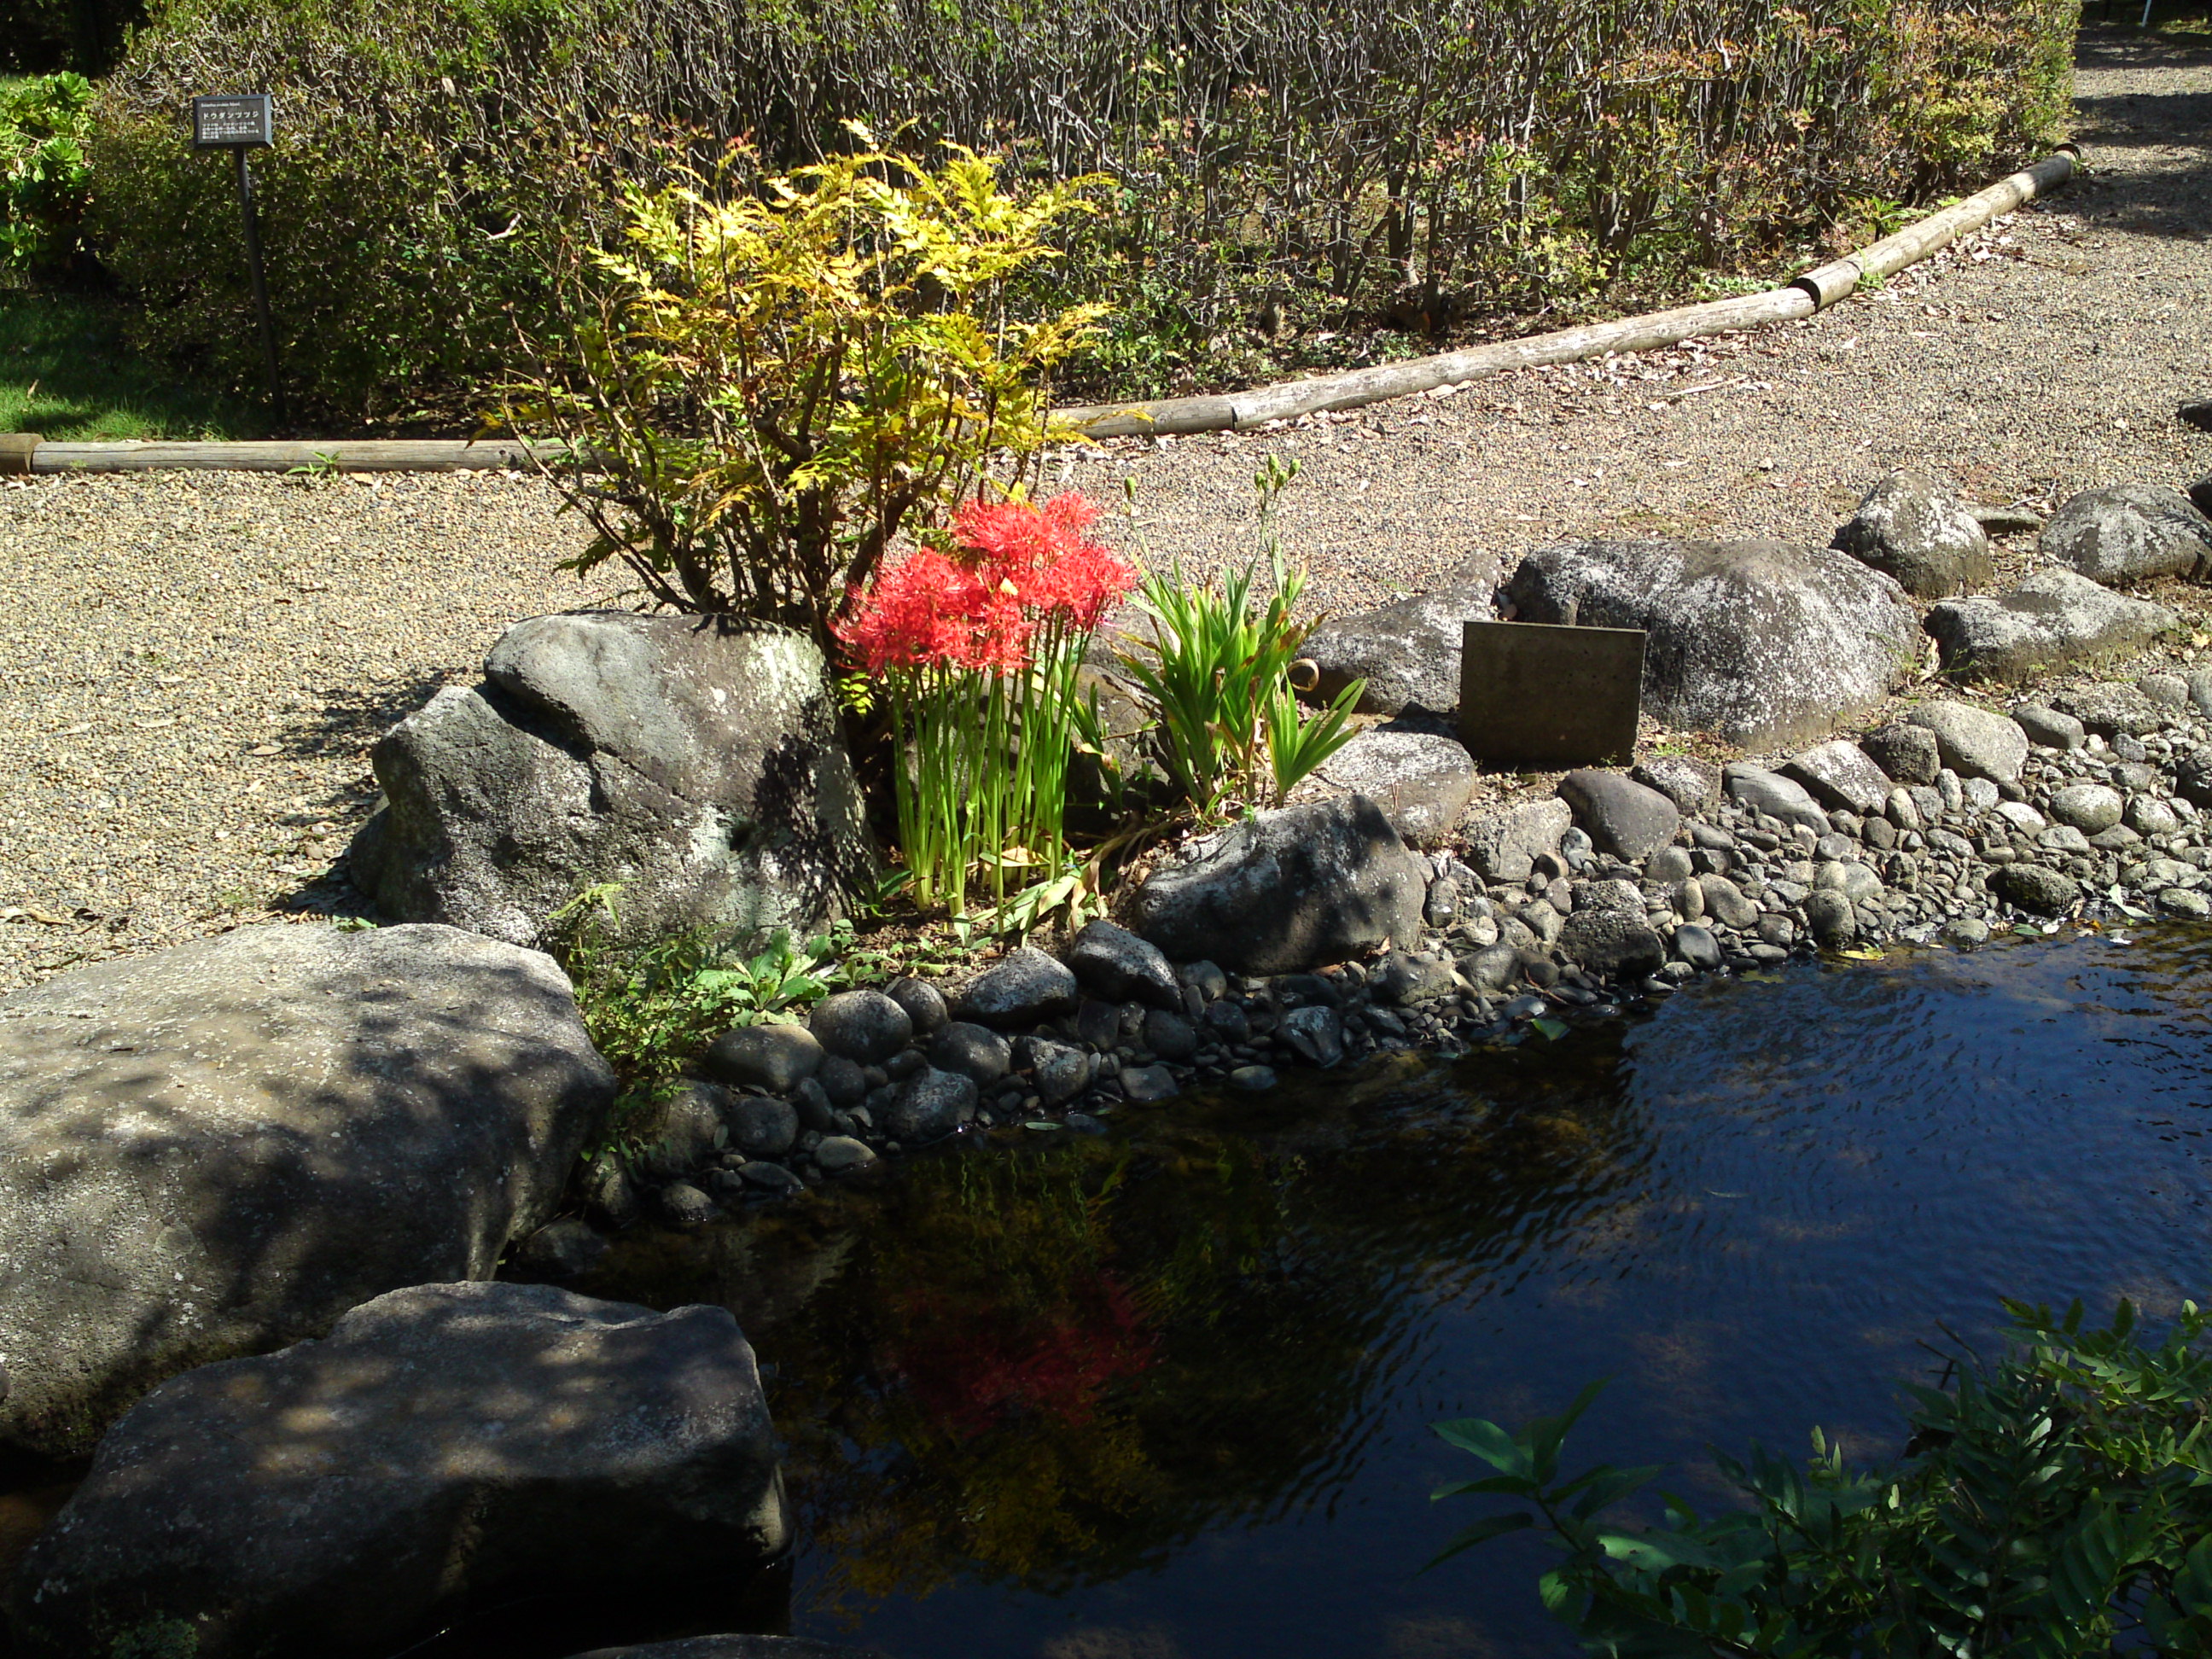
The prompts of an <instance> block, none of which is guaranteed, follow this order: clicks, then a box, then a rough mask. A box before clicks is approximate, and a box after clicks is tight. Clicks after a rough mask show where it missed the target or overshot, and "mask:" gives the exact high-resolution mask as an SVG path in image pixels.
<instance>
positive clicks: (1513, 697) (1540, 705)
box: [1459, 622, 1644, 766]
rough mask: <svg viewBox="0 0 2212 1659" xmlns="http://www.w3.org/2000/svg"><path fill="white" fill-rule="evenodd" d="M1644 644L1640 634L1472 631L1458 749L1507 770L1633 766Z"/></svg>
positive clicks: (1533, 626) (1483, 626)
mask: <svg viewBox="0 0 2212 1659" xmlns="http://www.w3.org/2000/svg"><path fill="white" fill-rule="evenodd" d="M1643 684H1644V632H1643V630H1642V629H1631V628H1568V627H1559V626H1547V625H1546V624H1544V623H1517V622H1516V623H1496V622H1471V623H1468V624H1466V633H1465V643H1464V645H1463V647H1462V651H1461V653H1460V678H1459V736H1460V741H1461V742H1462V743H1463V744H1466V745H1467V747H1468V752H1469V753H1471V754H1474V755H1479V756H1480V757H1482V758H1483V759H1484V760H1486V761H1497V762H1500V763H1504V764H1507V765H1523V766H1602V765H1607V764H1610V763H1616V762H1617V763H1620V764H1622V765H1626V763H1628V762H1630V761H1631V760H1633V759H1634V758H1635V757H1636V722H1637V717H1638V714H1640V713H1641V712H1642V709H1643Z"/></svg>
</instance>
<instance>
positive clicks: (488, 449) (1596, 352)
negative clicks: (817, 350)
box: [0, 144, 2081, 474]
mask: <svg viewBox="0 0 2212 1659" xmlns="http://www.w3.org/2000/svg"><path fill="white" fill-rule="evenodd" d="M2080 154H2081V153H2080V151H2079V150H2078V149H2075V146H2073V145H2071V144H2065V145H2062V146H2060V147H2059V149H2057V150H2056V151H2055V152H2053V153H2052V154H2051V155H2047V156H2045V158H2044V159H2043V160H2042V161H2038V162H2037V163H2036V164H2035V165H2034V166H2033V167H2025V168H2022V169H2021V171H2020V172H2018V173H2013V174H2011V175H2010V176H2009V177H2008V178H2005V179H1999V180H1998V181H1997V182H1996V184H1994V185H1990V187H1989V188H1988V189H1986V190H1982V191H1976V192H1975V193H1974V194H1973V195H1972V196H1969V197H1966V199H1965V200H1964V201H1961V202H1956V203H1954V204H1952V205H1951V206H1949V207H1948V208H1945V209H1943V210H1941V211H1940V212H1936V213H1933V214H1930V215H1929V216H1928V217H1926V218H1924V219H1922V220H1920V221H1919V222H1917V223H1916V224H1912V225H1910V226H1907V227H1906V228H1905V229H1903V230H1900V231H1899V232H1898V233H1897V234H1894V235H1893V236H1885V237H1883V238H1882V239H1881V240H1880V241H1878V242H1875V243H1872V244H1870V245H1869V246H1866V247H1863V248H1862V249H1860V250H1859V251H1858V252H1856V253H1852V254H1849V255H1847V256H1845V257H1844V258H1841V259H1838V260H1836V261H1834V262H1833V263H1832V264H1825V265H1822V266H1820V268H1819V269H1817V270H1808V271H1807V272H1806V273H1805V274H1804V275H1803V276H1799V277H1797V278H1796V279H1795V280H1794V281H1792V282H1790V283H1785V284H1784V286H1782V287H1780V288H1777V289H1769V290H1768V291H1767V292H1765V293H1764V294H1752V295H1741V296H1738V297H1735V298H1733V299H1727V300H1714V301H1709V302H1708V303H1706V304H1704V305H1695V306H1682V307H1677V308H1676V309H1674V310H1672V311H1659V312H1653V313H1649V314H1648V315H1645V316H1642V317H1629V318H1624V319H1620V320H1619V321H1616V322H1609V323H1590V324H1586V325H1583V326H1582V327H1579V328H1565V329H1559V330H1557V331H1553V332H1552V333H1549V334H1535V335H1530V336H1528V337H1526V338H1524V339H1518V340H1500V341H1497V342H1495V343H1492V344H1489V345H1480V346H1474V347H1470V348H1468V349H1466V350H1463V351H1446V352H1441V353H1438V354H1437V355H1436V356H1430V357H1417V358H1414V359H1413V360H1411V361H1409V362H1402V363H1390V364H1386V365H1383V366H1382V367H1380V368H1355V369H1352V370H1349V371H1347V372H1346V373H1344V374H1324V375H1317V376H1315V377H1312V378H1310V379H1307V380H1288V381H1284V382H1281V383H1279V384H1278V385H1275V386H1261V387H1258V388H1256V389H1255V390H1253V391H1250V392H1231V393H1227V394H1225V395H1221V396H1215V397H1203V398H1163V399H1160V400H1158V401H1156V402H1151V403H1133V404H1085V405H1080V406H1078V407H1075V408H1070V409H1056V410H1053V411H1052V418H1053V420H1054V422H1055V423H1057V424H1060V425H1061V426H1063V427H1069V428H1074V429H1075V430H1076V431H1077V432H1079V433H1080V434H1081V435H1083V436H1085V437H1088V438H1123V437H1146V436H1155V435H1158V436H1165V435H1178V434H1186V433H1200V432H1231V431H1244V430H1249V428H1254V427H1259V426H1265V425H1267V423H1268V422H1273V421H1287V420H1294V419H1296V418H1297V416H1301V415H1317V414H1320V413H1322V412H1323V411H1325V410H1340V409H1358V408H1359V407H1361V406H1363V405H1364V404H1375V403H1382V402H1384V401H1386V400H1387V399H1389V398H1404V397H1410V396H1412V395H1413V394H1414V393H1416V392H1431V391H1434V390H1436V389H1437V387H1439V386H1462V385H1464V384H1466V383H1467V382H1468V381H1470V380H1486V379H1488V378H1489V377H1491V376H1492V375H1494V374H1503V373H1504V371H1505V370H1507V369H1509V368H1534V367H1536V366H1538V365H1541V364H1547V363H1573V362H1583V361H1585V360H1587V359H1589V358H1591V357H1599V356H1605V355H1606V354H1607V353H1609V352H1632V351H1655V350H1657V349H1661V348H1662V347H1665V346H1670V345H1677V344H1680V343H1681V342H1682V341H1684V340H1690V339H1696V338H1698V337H1700V336H1704V335H1709V334H1730V333H1735V332H1737V331H1741V330H1744V329H1750V328H1759V327H1764V326H1765V325H1769V324H1772V323H1783V322H1794V321H1796V320H1798V319H1801V318H1805V317H1810V316H1812V315H1813V314H1814V313H1816V312H1820V311H1825V310H1826V309H1827V308H1828V307H1830V306H1832V305H1835V304H1837V303H1838V302H1839V301H1844V300H1846V299H1848V298H1850V295H1852V294H1854V293H1855V292H1857V289H1859V288H1860V286H1861V285H1862V284H1863V283H1865V282H1866V281H1867V279H1868V278H1869V277H1873V278H1875V279H1876V280H1881V279H1883V278H1887V277H1889V276H1894V275H1895V274H1896V273H1897V272H1899V271H1900V270H1905V268H1906V267H1907V266H1910V265H1914V264H1919V263H1920V262H1921V261H1922V260H1923V259H1925V258H1929V256H1931V255H1932V254H1935V253H1936V252H1941V251H1942V249H1944V248H1947V247H1948V246H1951V244H1952V243H1954V242H1955V241H1957V240H1959V239H1960V237H1961V236H1964V235H1966V234H1969V233H1970V232H1972V231H1975V230H1978V229H1980V228H1981V227H1983V226H1984V225H1985V224H1987V223H1989V222H1990V220H1992V219H1994V218H1996V217H1997V216H1999V215H2001V214H2006V213H2010V212H2012V211H2014V210H2015V209H2017V208H2019V207H2021V206H2022V205H2024V204H2027V203H2028V202H2031V201H2033V200H2034V199H2036V198H2037V197H2041V196H2048V195H2049V194H2051V191H2055V190H2057V189H2059V188H2061V187H2062V186H2063V185H2065V184H2066V183H2067V181H2068V180H2069V179H2072V178H2073V176H2074V173H2075V170H2076V167H2077V166H2078V164H2079V159H2080ZM563 453H566V450H565V448H564V447H563V446H562V445H560V444H557V443H551V442H544V441H532V440H527V439H496V440H481V441H480V440H462V439H447V438H417V439H380V440H364V441H351V440H345V439H339V440H335V441H329V442H325V443H313V442H289V441H285V442H261V443H161V442H139V443H109V444H66V443H55V444H50V443H46V442H44V441H41V440H40V438H39V436H38V435H37V434H35V433H15V434H0V472H16V473H24V472H28V473H45V474H57V473H71V472H144V471H157V470H181V471H252V472H295V471H324V470H327V471H333V472H457V471H471V470H528V469H530V468H532V467H535V466H536V465H538V464H539V463H540V462H541V461H544V460H548V459H553V458H555V457H556V456H559V455H561V454H563Z"/></svg>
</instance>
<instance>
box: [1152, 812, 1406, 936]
mask: <svg viewBox="0 0 2212 1659" xmlns="http://www.w3.org/2000/svg"><path fill="white" fill-rule="evenodd" d="M1428 884H1429V873H1428V867H1427V866H1426V865H1425V863H1424V862H1423V861H1422V860H1419V859H1417V858H1416V857H1414V856H1413V854H1411V853H1409V852H1407V850H1406V846H1405V843H1404V842H1402V841H1401V840H1400V839H1399V836H1398V832H1397V831H1396V830H1395V829H1393V828H1392V827H1391V825H1390V822H1389V819H1388V818H1387V817H1384V816H1383V810H1382V809H1381V808H1380V807H1379V806H1377V805H1376V804H1375V803H1374V802H1373V801H1370V800H1368V799H1365V798H1364V796H1360V795H1348V796H1343V797H1340V798H1338V799H1333V800H1326V801H1316V802H1314V803H1312V804H1311V805H1304V806H1289V807H1285V808H1283V809H1281V810H1280V811H1273V812H1262V813H1260V814H1259V815H1258V816H1257V817H1254V818H1251V819H1249V820H1248V821H1247V822H1245V823H1238V824H1233V825H1231V827H1230V828H1229V829H1225V830H1223V831H1221V832H1220V833H1219V834H1218V835H1217V836H1213V837H1212V840H1211V844H1210V845H1209V846H1207V847H1206V849H1205V850H1204V851H1203V852H1202V853H1201V854H1200V856H1199V857H1198V858H1197V859H1195V860H1193V861H1192V862H1190V863H1188V864H1179V865H1174V866H1169V867H1167V868H1164V869H1162V870H1159V871H1157V872H1154V873H1153V874H1152V876H1151V877H1149V878H1146V881H1145V882H1144V884H1142V885H1141V886H1139V888H1138V890H1137V892H1136V895H1135V897H1134V899H1133V902H1132V904H1131V907H1130V908H1131V910H1132V913H1133V919H1134V921H1135V923H1136V927H1137V931H1138V932H1139V933H1141V934H1143V935H1144V937H1146V939H1150V940H1151V941H1152V943H1153V944H1155V945H1158V946H1159V947H1160V949H1161V950H1163V951H1165V952H1166V953H1167V954H1168V955H1169V956H1170V957H1176V958H1182V959H1188V958H1192V957H1206V959H1208V960H1209V961H1214V962H1218V963H1221V964H1222V965H1223V966H1225V967H1226V968H1230V969H1234V970H1235V971H1237V972H1239V973H1247V974H1279V973H1289V972H1292V971H1295V970H1297V969H1301V968H1308V967H1315V966H1318V965H1320V964H1322V963H1331V962H1341V961H1343V960H1345V959H1346V958H1347V957H1356V956H1361V955H1364V954H1365V953H1366V952H1368V951H1373V950H1376V949H1377V948H1378V947H1380V946H1382V945H1385V944H1387V943H1389V942H1390V941H1392V940H1401V941H1406V942H1411V941H1412V940H1413V939H1418V938H1419V934H1420V926H1421V906H1422V902H1423V901H1424V900H1425V898H1426V896H1427V893H1428Z"/></svg>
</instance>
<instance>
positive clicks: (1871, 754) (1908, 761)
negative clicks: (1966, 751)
mask: <svg viewBox="0 0 2212 1659" xmlns="http://www.w3.org/2000/svg"><path fill="white" fill-rule="evenodd" d="M1859 747H1860V749H1861V750H1863V751H1864V752H1865V754H1866V757H1867V758H1868V759H1869V760H1870V761H1872V762H1873V763H1875V765H1876V766H1878V767H1880V768H1881V769H1882V770H1883V771H1884V772H1885V773H1887V775H1889V776H1890V777H1893V778H1894V779H1896V780H1897V781H1898V782H1899V783H1903V784H1915V783H1921V784H1927V783H1933V782H1935V781H1936V773H1937V772H1939V771H1941V770H1942V766H1943V759H1942V747H1941V745H1939V744H1937V743H1936V734H1935V733H1934V732H1930V731H1929V730H1928V728H1927V727H1925V726H1912V725H1910V724H1906V723H1903V722H1899V723H1898V724H1894V725H1890V726H1882V727H1881V728H1880V729H1879V730H1876V731H1873V732H1868V733H1867V734H1866V736H1864V737H1863V738H1860V739H1859Z"/></svg>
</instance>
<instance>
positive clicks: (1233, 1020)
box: [1202, 998, 1252, 1043]
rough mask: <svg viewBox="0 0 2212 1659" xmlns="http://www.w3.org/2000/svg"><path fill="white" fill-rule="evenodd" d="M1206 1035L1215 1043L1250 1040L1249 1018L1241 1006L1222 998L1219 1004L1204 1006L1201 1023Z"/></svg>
mask: <svg viewBox="0 0 2212 1659" xmlns="http://www.w3.org/2000/svg"><path fill="white" fill-rule="evenodd" d="M1202 1023H1203V1024H1204V1025H1205V1028H1206V1035H1207V1036H1209V1037H1210V1038H1211V1039H1212V1041H1214V1042H1227V1043H1238V1042H1250V1041H1251V1040H1252V1019H1251V1016H1249V1014H1247V1013H1246V1012H1244V1009H1243V1005H1241V1004H1239V1003H1236V1002H1232V1001H1231V1000H1228V999H1227V998H1223V999H1222V1000H1220V1001H1219V1002H1209V1003H1207V1004H1206V1013H1205V1016H1204V1018H1203V1022H1202Z"/></svg>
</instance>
